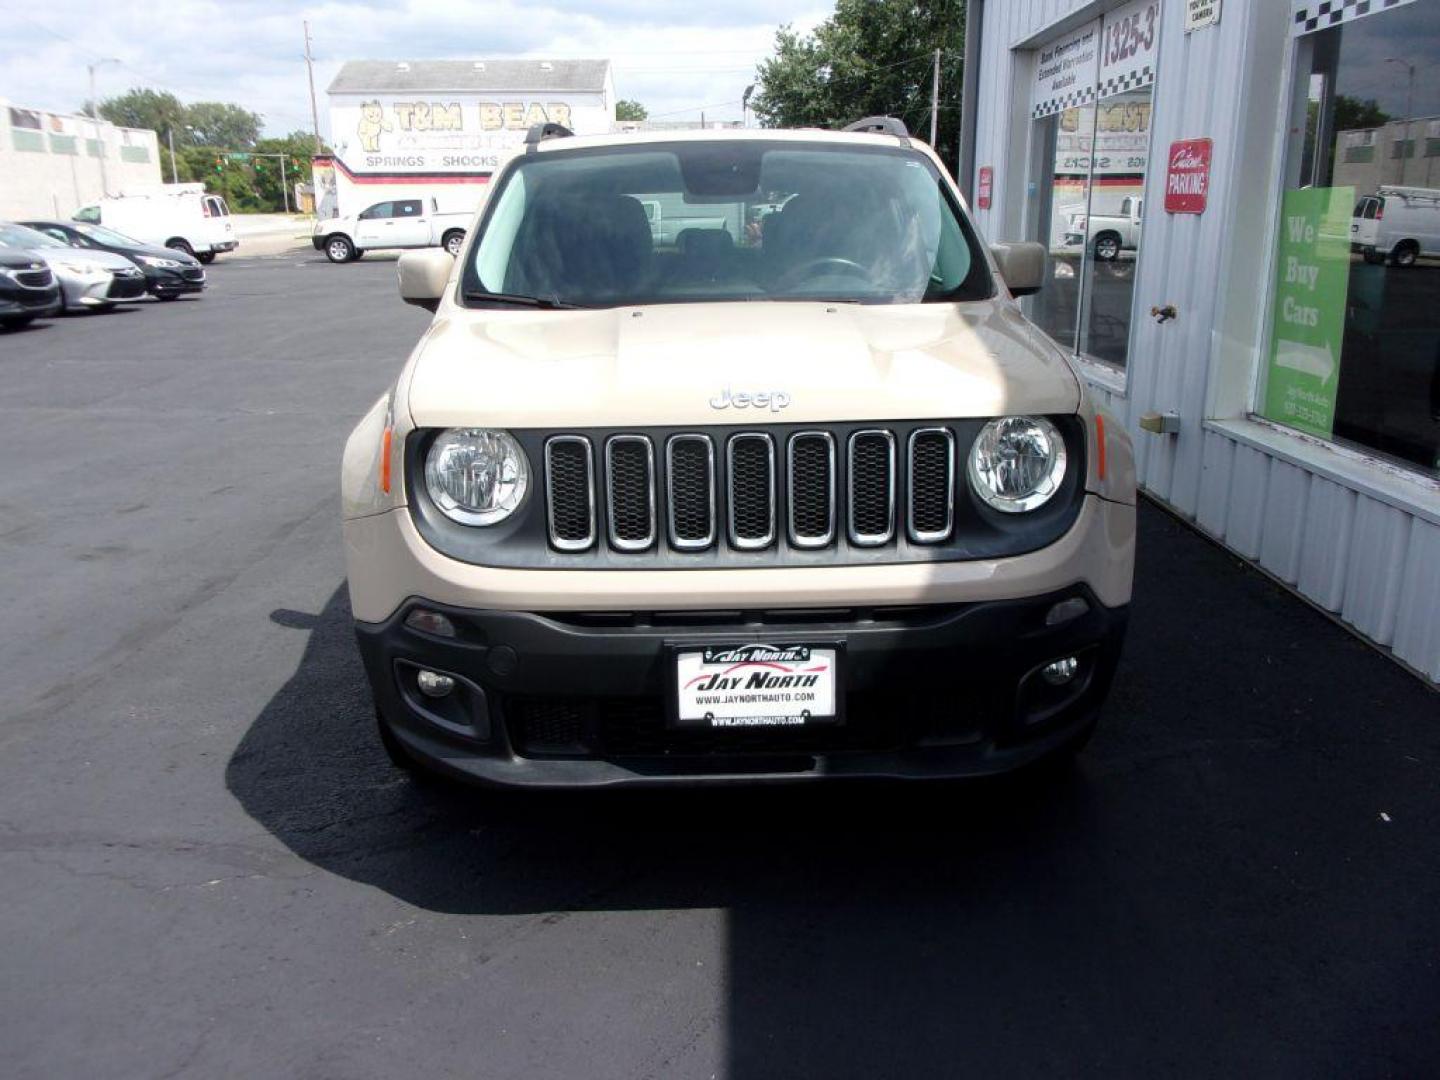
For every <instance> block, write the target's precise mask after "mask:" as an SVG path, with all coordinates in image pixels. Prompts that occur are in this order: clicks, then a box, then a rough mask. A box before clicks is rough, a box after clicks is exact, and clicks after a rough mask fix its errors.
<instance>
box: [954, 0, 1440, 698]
mask: <svg viewBox="0 0 1440 1080" xmlns="http://www.w3.org/2000/svg"><path fill="white" fill-rule="evenodd" d="M1269 2H1270V0H1226V4H1225V12H1224V17H1223V18H1222V19H1221V20H1220V22H1219V23H1218V24H1217V25H1216V26H1214V27H1210V28H1208V29H1205V30H1202V31H1199V32H1197V33H1195V34H1190V35H1186V34H1185V33H1184V26H1183V23H1184V4H1183V2H1182V0H1164V7H1163V15H1162V26H1161V41H1160V54H1159V59H1158V70H1157V80H1156V84H1155V96H1154V111H1153V113H1152V123H1151V150H1150V158H1151V162H1152V164H1151V168H1150V173H1149V176H1148V177H1147V179H1146V186H1145V198H1146V202H1147V205H1149V206H1151V207H1154V208H1156V209H1154V210H1152V211H1151V212H1150V213H1147V214H1146V216H1145V217H1146V221H1145V235H1144V243H1143V246H1142V249H1141V255H1140V259H1139V262H1138V264H1137V266H1136V274H1135V308H1134V318H1133V321H1132V331H1131V332H1132V338H1131V352H1130V371H1129V374H1128V382H1127V386H1126V390H1125V392H1124V393H1120V394H1117V393H1114V392H1112V391H1111V390H1109V389H1108V388H1104V387H1101V386H1098V385H1096V384H1094V383H1093V382H1092V384H1091V393H1092V394H1093V396H1094V398H1095V400H1096V401H1097V402H1099V403H1101V404H1102V405H1103V406H1104V407H1105V408H1106V409H1108V410H1109V411H1110V412H1111V413H1112V414H1113V415H1115V416H1116V417H1118V418H1119V419H1120V420H1121V421H1122V422H1123V423H1124V424H1125V426H1126V427H1127V428H1128V429H1129V431H1130V433H1131V436H1132V438H1133V440H1134V444H1135V467H1136V476H1137V477H1138V478H1139V480H1140V483H1141V484H1142V486H1143V487H1145V488H1146V490H1147V491H1149V492H1150V493H1151V494H1153V495H1155V496H1156V497H1157V498H1162V499H1164V500H1165V501H1167V502H1168V503H1170V504H1171V505H1172V506H1173V507H1175V508H1176V509H1177V510H1179V511H1181V512H1182V513H1185V514H1188V515H1191V516H1193V517H1194V518H1195V520H1196V523H1197V524H1198V525H1199V526H1200V528H1202V529H1204V530H1205V531H1206V532H1209V533H1211V534H1213V535H1214V536H1216V537H1219V538H1221V539H1222V540H1223V541H1224V542H1225V543H1226V544H1227V545H1228V546H1229V547H1231V548H1232V549H1233V550H1235V551H1236V553H1237V554H1240V555H1243V556H1245V557H1247V558H1250V559H1256V560H1258V561H1259V562H1260V565H1262V566H1264V567H1265V568H1266V569H1267V570H1269V571H1270V572H1272V573H1274V574H1275V575H1276V576H1277V577H1278V578H1280V579H1281V580H1283V581H1286V582H1290V583H1292V584H1293V585H1294V587H1295V588H1296V589H1297V590H1298V591H1299V592H1301V593H1302V594H1303V595H1305V596H1307V597H1309V598H1310V599H1311V600H1313V601H1314V602H1315V603H1317V604H1319V605H1320V606H1322V607H1324V608H1326V609H1328V610H1330V611H1335V612H1339V613H1340V614H1341V616H1342V617H1343V618H1344V619H1345V620H1346V621H1347V622H1349V623H1351V624H1352V625H1353V626H1355V627H1356V629H1358V630H1359V631H1361V632H1362V633H1364V634H1366V635H1367V636H1369V637H1370V638H1372V639H1373V640H1375V641H1376V642H1377V643H1379V644H1382V645H1388V644H1390V643H1391V642H1392V640H1393V642H1394V652H1395V655H1396V656H1398V657H1399V658H1400V659H1402V660H1404V661H1406V662H1407V663H1409V664H1411V665H1412V666H1414V667H1415V668H1416V669H1418V670H1419V671H1421V672H1423V673H1425V674H1426V675H1427V676H1428V677H1429V678H1431V679H1433V680H1437V681H1440V527H1437V526H1436V525H1434V524H1432V523H1430V522H1427V521H1425V520H1422V519H1418V518H1415V517H1414V516H1413V515H1411V514H1408V513H1406V512H1405V511H1403V510H1400V509H1397V508H1395V507H1392V506H1388V505H1386V504H1385V503H1382V502H1379V501H1377V500H1374V499H1370V498H1367V497H1366V496H1365V495H1363V494H1360V493H1359V492H1358V491H1357V490H1356V489H1354V488H1351V487H1347V486H1345V485H1344V484H1342V483H1338V482H1335V481H1334V480H1331V479H1329V478H1328V477H1326V476H1321V475H1318V474H1315V473H1312V472H1310V471H1309V470H1308V469H1306V468H1305V467H1304V466H1303V465H1295V464H1291V463H1289V462H1283V461H1281V460H1280V459H1278V458H1274V457H1272V455H1271V454H1270V453H1267V452H1266V451H1264V450H1262V449H1259V448H1256V447H1252V446H1250V445H1247V444H1246V443H1244V442H1237V441H1235V440H1234V439H1232V438H1230V437H1228V436H1227V435H1226V434H1224V433H1222V432H1219V431H1216V430H1214V429H1207V428H1205V427H1204V421H1205V419H1206V415H1207V414H1206V401H1207V392H1208V391H1209V389H1210V387H1209V382H1210V371H1209V367H1210V363H1211V357H1212V355H1213V354H1214V350H1215V343H1216V339H1217V335H1219V334H1220V333H1222V332H1223V330H1222V328H1221V326H1220V322H1219V320H1220V319H1221V318H1222V316H1223V313H1222V312H1221V311H1219V310H1218V309H1219V304H1220V300H1221V297H1222V294H1223V290H1222V289H1221V288H1220V275H1221V272H1222V268H1223V266H1224V265H1225V259H1226V251H1227V248H1226V244H1227V242H1229V237H1228V235H1227V234H1228V230H1229V221H1230V219H1229V217H1228V216H1227V215H1226V214H1225V212H1224V208H1225V207H1226V206H1228V205H1232V204H1233V202H1234V200H1236V199H1239V198H1242V197H1243V198H1249V199H1253V198H1264V199H1267V200H1272V201H1277V200H1278V194H1277V188H1278V183H1279V181H1278V178H1276V179H1275V180H1274V181H1273V182H1270V183H1267V184H1266V185H1265V188H1264V190H1263V191H1258V192H1257V190H1256V189H1255V184H1254V182H1253V180H1251V181H1247V182H1245V183H1240V182H1239V181H1238V180H1237V173H1238V172H1239V169H1240V165H1241V162H1242V160H1246V159H1238V158H1237V157H1236V147H1237V145H1238V140H1239V137H1240V130H1241V129H1240V127H1239V124H1240V117H1241V116H1242V115H1250V114H1252V113H1253V112H1254V110H1255V109H1256V108H1260V109H1262V110H1271V109H1276V108H1278V103H1277V102H1275V101H1273V100H1269V99H1268V98H1267V99H1266V100H1263V101H1257V100H1250V97H1249V95H1248V93H1247V91H1248V89H1249V88H1250V82H1251V78H1250V73H1251V72H1253V71H1256V70H1259V69H1258V68H1257V65H1261V64H1266V65H1272V70H1273V65H1275V64H1279V63H1283V62H1284V60H1285V57H1284V55H1283V54H1279V55H1270V54H1269V52H1270V50H1269V47H1268V45H1267V47H1266V55H1258V54H1255V55H1252V53H1251V51H1250V48H1249V46H1248V40H1249V39H1251V38H1253V37H1254V36H1255V29H1256V27H1257V26H1263V27H1264V28H1266V31H1267V33H1268V32H1270V31H1273V30H1274V26H1273V24H1272V19H1273V16H1274V14H1275V13H1274V11H1272V10H1271V9H1270V8H1269V7H1268V6H1267V5H1268V3H1269ZM1087 7H1088V5H1086V4H1084V3H1079V2H1076V0H990V2H989V3H987V5H986V8H985V18H984V25H983V28H982V38H981V46H980V57H979V63H980V65H981V71H980V86H979V92H978V94H977V95H976V97H977V103H976V129H975V132H976V143H975V151H976V153H975V165H976V166H977V167H978V166H981V165H989V166H991V167H993V168H994V169H995V187H994V195H993V204H992V207H991V209H990V210H977V211H976V213H975V217H976V219H977V223H978V225H979V227H980V229H981V231H982V233H984V234H985V235H986V236H987V237H990V238H991V239H1014V237H1013V236H1005V237H1002V236H999V235H997V234H996V233H994V232H993V231H992V226H994V225H997V224H998V223H999V222H1001V221H1004V220H1019V217H1020V214H1019V209H1018V207H1017V206H1015V205H1011V203H1014V202H1015V201H1017V200H1018V201H1019V203H1021V204H1023V201H1024V199H1025V179H1026V178H1025V176H1024V166H1025V163H1024V162H1023V161H1010V160H1007V158H1006V153H1005V150H1006V147H1007V146H1009V145H1010V139H1011V133H1012V131H1014V130H1016V129H1015V128H1014V127H1013V125H1015V124H1025V123H1028V116H1029V100H1028V97H1027V98H1025V99H1024V100H1021V99H1020V98H1019V96H1018V95H1019V94H1020V93H1021V88H1022V87H1023V88H1024V89H1025V90H1026V91H1028V84H1024V83H1021V84H1018V85H1017V84H1016V83H1015V82H1014V73H1015V67H1014V63H1013V59H1012V55H1011V46H1012V45H1014V44H1015V43H1017V42H1019V41H1023V40H1027V39H1029V38H1032V37H1035V36H1036V35H1038V34H1040V33H1041V32H1042V31H1044V30H1045V29H1046V28H1047V27H1049V26H1051V25H1053V24H1055V23H1056V22H1058V21H1059V20H1061V19H1062V18H1065V17H1066V16H1069V15H1072V14H1075V13H1077V12H1081V11H1082V9H1086V8H1087ZM1272 37H1273V34H1272ZM1263 38H1264V35H1261V39H1262V40H1263ZM1216 73H1225V74H1224V76H1223V77H1217V74H1216ZM1261 96H1264V95H1261ZM1200 136H1209V137H1210V138H1212V139H1213V140H1214V153H1213V157H1212V161H1211V177H1210V192H1209V209H1208V210H1207V212H1206V213H1205V214H1203V215H1170V214H1166V213H1164V212H1163V211H1162V210H1159V209H1158V208H1159V207H1160V206H1161V205H1162V203H1163V201H1164V200H1163V185H1164V173H1165V161H1166V159H1167V157H1168V153H1167V151H1168V148H1169V145H1170V143H1171V142H1173V141H1175V140H1178V139H1185V138H1195V137H1200ZM972 180H973V178H972ZM1272 213H1273V211H1272ZM1247 257H1248V256H1247ZM1267 274H1268V267H1265V266H1263V265H1256V266H1255V275H1256V281H1255V283H1256V286H1257V287H1259V288H1264V279H1265V276H1266V275H1267ZM1167 303H1170V304H1174V305H1175V307H1176V309H1177V311H1178V313H1179V317H1178V318H1177V319H1175V320H1174V321H1172V322H1167V323H1165V324H1164V325H1163V326H1162V325H1158V324H1156V323H1155V322H1154V321H1153V320H1152V319H1151V318H1150V317H1149V314H1148V313H1149V310H1150V307H1151V306H1152V305H1162V304H1167ZM1151 410H1154V411H1157V412H1175V413H1178V414H1179V416H1180V418H1181V425H1182V430H1181V434H1180V435H1179V437H1178V438H1177V437H1171V436H1157V435H1151V434H1148V433H1145V432H1142V431H1140V430H1139V419H1140V416H1141V414H1143V413H1145V412H1148V411H1151ZM1227 415H1229V414H1227Z"/></svg>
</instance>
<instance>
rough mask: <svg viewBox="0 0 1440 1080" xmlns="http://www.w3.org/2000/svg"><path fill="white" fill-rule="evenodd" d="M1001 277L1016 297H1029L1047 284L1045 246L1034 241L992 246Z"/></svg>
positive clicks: (991, 251) (991, 250)
mask: <svg viewBox="0 0 1440 1080" xmlns="http://www.w3.org/2000/svg"><path fill="white" fill-rule="evenodd" d="M990 254H991V255H992V256H993V257H994V259H995V265H996V267H997V268H998V269H999V271H1000V276H1001V277H1002V278H1004V279H1005V284H1006V285H1008V286H1009V288H1010V292H1011V293H1012V294H1013V295H1015V296H1029V295H1030V294H1031V293H1037V292H1039V291H1040V287H1041V286H1042V285H1044V284H1045V258H1046V252H1045V245H1044V244H1037V243H1034V242H1033V241H1015V242H1013V243H1007V244H991V245H990Z"/></svg>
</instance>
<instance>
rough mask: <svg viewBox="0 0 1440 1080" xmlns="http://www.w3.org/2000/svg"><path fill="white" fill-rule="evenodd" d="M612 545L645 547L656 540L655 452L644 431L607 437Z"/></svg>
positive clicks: (626, 548)
mask: <svg viewBox="0 0 1440 1080" xmlns="http://www.w3.org/2000/svg"><path fill="white" fill-rule="evenodd" d="M605 498H606V503H607V509H608V511H609V513H608V524H609V537H610V546H611V547H613V548H614V549H615V550H616V551H644V550H645V549H646V548H648V547H650V546H651V545H652V544H654V543H655V452H654V449H653V447H652V446H651V445H650V440H649V439H647V438H646V437H645V436H644V435H612V436H610V438H608V439H606V440H605Z"/></svg>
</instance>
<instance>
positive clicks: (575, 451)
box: [545, 435, 595, 551]
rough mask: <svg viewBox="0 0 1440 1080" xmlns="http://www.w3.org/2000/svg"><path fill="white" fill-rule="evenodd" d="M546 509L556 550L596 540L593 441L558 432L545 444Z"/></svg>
mask: <svg viewBox="0 0 1440 1080" xmlns="http://www.w3.org/2000/svg"><path fill="white" fill-rule="evenodd" d="M545 512H546V515H547V520H548V521H549V525H550V543H551V545H553V546H554V548H555V549H556V550H557V551H585V550H587V549H588V548H589V547H590V546H591V545H592V544H594V543H595V462H594V459H593V456H592V454H591V452H590V440H589V439H586V438H583V437H582V436H579V435H556V436H555V437H554V438H552V439H550V440H548V441H547V442H546V443H545Z"/></svg>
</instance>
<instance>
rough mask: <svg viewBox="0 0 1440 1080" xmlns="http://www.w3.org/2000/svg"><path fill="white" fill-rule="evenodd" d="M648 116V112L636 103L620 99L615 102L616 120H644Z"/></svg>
mask: <svg viewBox="0 0 1440 1080" xmlns="http://www.w3.org/2000/svg"><path fill="white" fill-rule="evenodd" d="M649 115H650V111H649V110H648V109H646V108H645V106H644V105H641V104H640V102H638V101H631V100H629V99H628V98H621V99H620V100H619V101H617V102H615V119H616V120H644V119H645V118H646V117H648V116H649Z"/></svg>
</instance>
